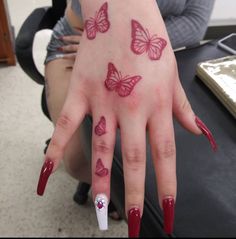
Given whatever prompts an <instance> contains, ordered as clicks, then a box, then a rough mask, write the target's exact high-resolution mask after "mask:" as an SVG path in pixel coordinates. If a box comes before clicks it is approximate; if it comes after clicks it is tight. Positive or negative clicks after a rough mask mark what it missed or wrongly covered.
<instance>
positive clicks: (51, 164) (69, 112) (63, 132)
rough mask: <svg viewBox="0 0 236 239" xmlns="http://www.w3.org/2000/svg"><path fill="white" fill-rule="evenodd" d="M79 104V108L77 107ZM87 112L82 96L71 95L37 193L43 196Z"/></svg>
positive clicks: (58, 126)
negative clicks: (48, 182) (49, 180)
mask: <svg viewBox="0 0 236 239" xmlns="http://www.w3.org/2000/svg"><path fill="white" fill-rule="evenodd" d="M78 104H79V107H76V106H77V105H78ZM86 112H87V104H86V101H85V99H84V97H82V96H81V95H78V94H77V95H75V94H74V93H72V94H69V96H68V97H67V99H66V101H65V104H64V106H63V109H62V111H61V114H60V116H59V118H58V120H57V123H56V126H55V129H54V132H53V135H52V138H51V141H50V143H49V145H48V149H47V152H46V155H45V162H44V164H43V167H42V169H41V173H40V177H39V181H38V187H37V193H38V195H40V196H42V195H43V194H44V190H45V187H46V184H47V181H48V178H49V176H50V175H51V173H53V172H54V171H55V170H56V169H57V167H58V165H59V163H60V161H61V160H62V158H63V154H64V150H65V147H66V145H67V143H68V142H69V140H70V139H71V137H72V135H73V134H74V132H75V131H76V129H77V128H78V127H79V125H80V124H81V122H82V120H83V118H84V116H85V114H86Z"/></svg>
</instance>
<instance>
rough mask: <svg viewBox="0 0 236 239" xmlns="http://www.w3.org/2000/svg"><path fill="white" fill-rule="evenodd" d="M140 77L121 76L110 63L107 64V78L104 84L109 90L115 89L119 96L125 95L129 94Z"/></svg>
mask: <svg viewBox="0 0 236 239" xmlns="http://www.w3.org/2000/svg"><path fill="white" fill-rule="evenodd" d="M141 79H142V77H141V76H125V77H122V75H121V72H118V71H117V69H116V68H115V66H114V65H113V64H112V63H109V64H108V72H107V78H106V80H105V86H106V88H107V89H108V90H109V91H113V90H114V91H116V92H117V93H118V95H119V96H121V97H126V96H128V95H130V93H131V91H132V90H133V88H134V86H135V85H136V84H137V82H138V81H140V80H141Z"/></svg>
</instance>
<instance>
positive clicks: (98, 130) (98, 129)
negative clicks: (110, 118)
mask: <svg viewBox="0 0 236 239" xmlns="http://www.w3.org/2000/svg"><path fill="white" fill-rule="evenodd" d="M94 131H95V134H96V135H98V136H101V135H103V134H105V133H106V119H105V117H104V116H102V117H101V118H100V120H99V122H98V124H97V125H96V126H95V129H94Z"/></svg>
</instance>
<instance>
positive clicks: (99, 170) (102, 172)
mask: <svg viewBox="0 0 236 239" xmlns="http://www.w3.org/2000/svg"><path fill="white" fill-rule="evenodd" d="M95 174H96V175H98V176H99V177H105V176H107V175H108V169H107V168H105V167H104V165H103V163H102V160H101V159H100V158H99V159H98V160H97V163H96V169H95Z"/></svg>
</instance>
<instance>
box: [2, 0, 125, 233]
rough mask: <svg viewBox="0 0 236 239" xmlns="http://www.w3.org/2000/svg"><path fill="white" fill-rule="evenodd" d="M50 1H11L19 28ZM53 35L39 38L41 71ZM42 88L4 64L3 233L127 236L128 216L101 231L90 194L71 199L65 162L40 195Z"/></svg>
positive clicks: (47, 126)
mask: <svg viewBox="0 0 236 239" xmlns="http://www.w3.org/2000/svg"><path fill="white" fill-rule="evenodd" d="M48 2H50V1H46V0H40V1H36V0H35V1H32V0H21V1H17V0H8V4H9V10H10V14H11V18H12V24H13V25H14V27H15V30H16V33H17V32H18V30H19V27H20V25H21V24H22V21H23V20H24V18H25V17H26V16H27V15H28V14H29V13H30V12H31V10H32V9H34V8H35V7H37V6H40V5H44V6H45V5H47V3H48ZM22 6H23V7H22ZM49 36H50V33H49V32H42V33H40V34H39V35H38V36H37V37H36V39H35V44H34V46H35V47H34V57H35V61H36V63H37V64H38V67H39V69H40V71H43V58H44V55H45V46H46V43H47V41H46V40H45V39H46V38H48V37H49ZM41 92H42V87H41V86H40V85H37V84H36V83H34V82H33V81H32V80H31V79H30V78H29V77H28V76H27V75H26V74H25V73H24V72H23V71H22V70H21V68H20V67H19V65H17V66H15V67H2V66H0V109H1V113H0V115H1V117H0V137H1V140H0V152H1V154H0V157H1V160H0V182H1V183H0V236H1V237H30V236H32V237H126V236H127V225H126V223H125V222H124V221H119V222H116V221H113V220H110V219H109V230H108V231H105V232H101V231H99V229H98V226H97V220H96V215H95V210H94V206H93V202H92V200H91V197H90V198H89V201H88V203H87V204H86V205H85V206H78V205H77V204H76V203H75V202H74V201H73V200H72V197H73V194H74V191H75V188H76V186H77V182H76V181H75V180H74V179H72V178H71V177H70V176H69V175H68V174H66V173H65V170H64V168H63V166H61V167H60V168H59V170H58V171H57V172H56V173H55V174H54V175H53V176H52V177H50V179H49V183H48V187H47V190H46V193H45V195H44V197H39V196H37V195H36V192H35V190H36V186H37V180H38V176H39V171H40V169H41V166H42V162H43V149H44V145H45V140H47V139H48V138H49V137H51V134H52V130H53V127H52V125H51V123H50V122H49V121H48V120H47V118H46V117H45V116H44V115H43V113H42V111H41V106H40V97H41Z"/></svg>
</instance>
